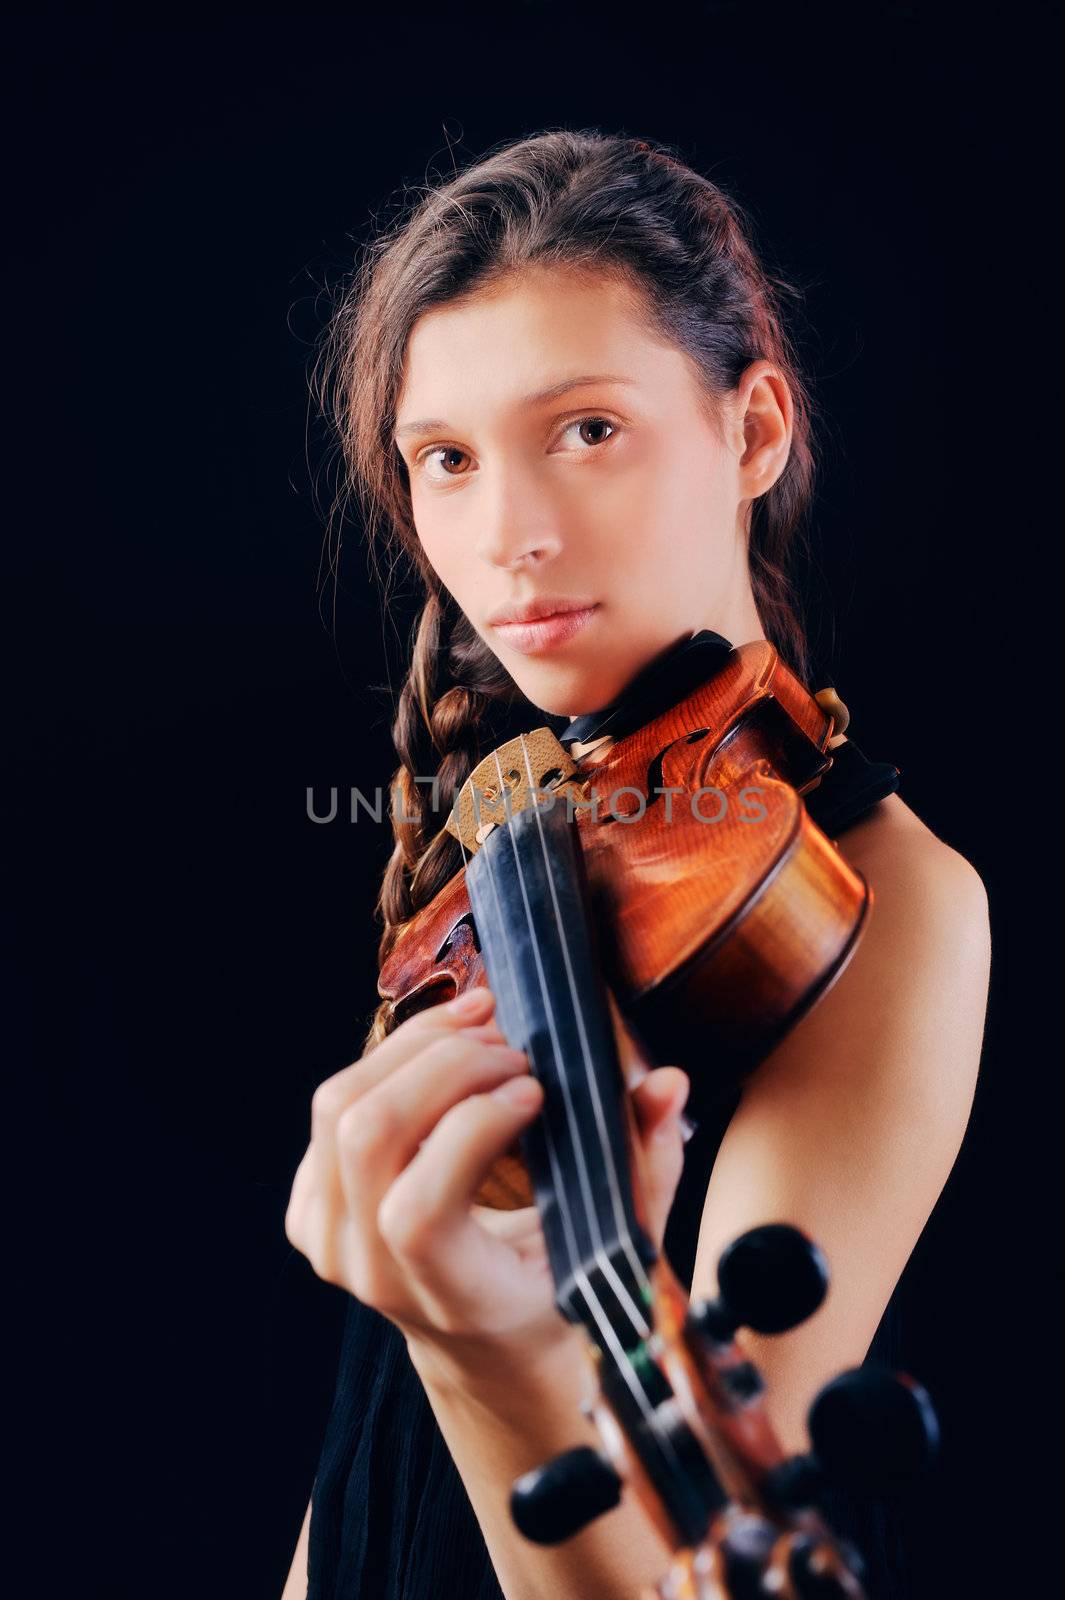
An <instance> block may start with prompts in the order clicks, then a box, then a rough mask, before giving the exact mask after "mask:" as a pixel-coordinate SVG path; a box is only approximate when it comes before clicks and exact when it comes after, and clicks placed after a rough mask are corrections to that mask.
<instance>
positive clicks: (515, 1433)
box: [410, 1329, 672, 1600]
mask: <svg viewBox="0 0 1065 1600" xmlns="http://www.w3.org/2000/svg"><path fill="white" fill-rule="evenodd" d="M571 1332H572V1343H571V1345H570V1346H567V1345H565V1344H563V1345H561V1346H555V1347H554V1348H553V1349H552V1350H551V1351H550V1352H549V1353H548V1354H547V1356H546V1357H545V1359H544V1361H543V1362H541V1363H538V1364H536V1365H532V1364H530V1365H527V1366H525V1367H524V1368H523V1369H521V1370H517V1369H515V1368H514V1367H509V1368H506V1367H504V1368H497V1367H496V1366H495V1365H494V1364H493V1363H492V1361H491V1359H490V1357H488V1356H487V1354H486V1359H485V1360H484V1361H483V1362H482V1363H481V1365H480V1367H479V1370H478V1371H477V1372H476V1373H474V1372H472V1371H471V1370H469V1368H468V1366H466V1365H465V1364H464V1365H463V1366H462V1367H461V1368H459V1369H456V1370H454V1371H449V1370H448V1366H447V1360H446V1357H444V1358H443V1360H442V1359H441V1353H440V1351H439V1350H438V1349H432V1350H428V1351H425V1350H420V1349H419V1347H418V1346H417V1344H416V1343H415V1344H412V1345H411V1346H410V1351H411V1357H412V1360H413V1361H414V1365H415V1368H416V1370H417V1372H418V1375H419V1377H420V1378H421V1381H422V1384H423V1386H424V1388H425V1392H426V1395H427V1397H428V1400H429V1404H430V1405H431V1406H432V1409H433V1413H434V1415H435V1417H436V1420H437V1423H438V1424H439V1427H440V1431H441V1433H442V1434H443V1437H444V1439H445V1441H446V1443H447V1447H448V1450H449V1451H450V1453H451V1456H452V1458H453V1460H454V1462H455V1465H456V1467H457V1468H458V1471H459V1475H460V1476H461V1478H462V1481H463V1483H464V1485H465V1488H466V1492H467V1494H468V1495H469V1497H470V1503H471V1505H472V1506H473V1509H474V1512H475V1514H476V1516H477V1521H478V1523H479V1524H480V1528H481V1532H482V1534H483V1535H484V1540H485V1544H486V1545H487V1547H488V1554H489V1556H490V1557H491V1561H492V1566H493V1568H494V1570H495V1574H496V1578H497V1579H498V1581H499V1586H500V1588H501V1589H502V1590H503V1593H504V1595H505V1596H506V1600H559V1597H565V1600H637V1596H641V1595H643V1594H644V1593H645V1591H646V1589H648V1588H653V1586H654V1585H655V1584H656V1583H657V1582H658V1580H659V1579H660V1578H662V1577H664V1576H665V1574H666V1572H667V1571H668V1570H669V1566H670V1562H671V1560H672V1555H671V1552H670V1550H669V1548H668V1546H667V1545H666V1544H665V1543H664V1542H663V1541H662V1540H661V1539H660V1538H659V1536H658V1534H657V1533H656V1532H655V1530H654V1528H653V1527H652V1525H651V1523H650V1522H649V1520H648V1518H647V1516H646V1515H645V1513H644V1512H643V1511H642V1510H641V1509H640V1506H639V1504H638V1503H637V1501H636V1500H635V1497H634V1496H633V1495H631V1494H625V1495H624V1496H623V1497H622V1501H621V1504H620V1505H619V1506H618V1507H617V1508H616V1509H615V1510H613V1511H610V1512H609V1513H607V1515H605V1516H603V1517H600V1518H598V1519H597V1520H595V1521H594V1522H592V1523H590V1524H589V1526H588V1527H586V1528H584V1529H582V1530H581V1532H580V1533H578V1534H576V1535H575V1536H574V1537H573V1538H572V1539H568V1540H567V1541H566V1542H565V1543H564V1544H560V1545H554V1546H543V1545H535V1544H530V1543H529V1541H528V1540H527V1539H525V1538H524V1537H523V1535H522V1534H520V1533H519V1532H518V1530H517V1529H516V1528H515V1526H514V1524H513V1522H512V1520H511V1516H510V1509H509V1499H510V1487H511V1484H512V1483H513V1482H514V1479H515V1478H518V1477H520V1476H521V1475H522V1473H524V1472H528V1471H529V1470H530V1469H531V1468H533V1467H538V1466H540V1465H542V1463H543V1462H545V1461H548V1460H550V1459H551V1457H553V1456H557V1455H559V1454H561V1452H562V1451H564V1450H570V1449H572V1448H574V1447H575V1446H577V1445H582V1444H583V1445H591V1446H592V1448H593V1449H596V1450H600V1449H602V1440H601V1438H600V1436H599V1431H598V1429H597V1428H596V1427H595V1425H594V1423H592V1422H591V1421H589V1420H588V1419H586V1418H585V1417H584V1416H583V1415H582V1414H581V1409H580V1407H581V1401H582V1400H583V1399H585V1398H587V1397H589V1396H590V1395H592V1394H594V1393H595V1387H596V1385H595V1381H594V1379H593V1376H592V1373H591V1369H590V1367H589V1365H588V1361H587V1357H586V1355H585V1350H586V1345H587V1340H586V1337H585V1335H584V1334H583V1332H581V1331H580V1330H578V1329H573V1330H571Z"/></svg>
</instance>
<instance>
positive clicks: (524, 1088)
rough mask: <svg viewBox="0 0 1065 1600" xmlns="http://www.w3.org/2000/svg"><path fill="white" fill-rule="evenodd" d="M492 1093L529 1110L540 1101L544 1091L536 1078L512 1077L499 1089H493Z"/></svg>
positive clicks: (498, 1097)
mask: <svg viewBox="0 0 1065 1600" xmlns="http://www.w3.org/2000/svg"><path fill="white" fill-rule="evenodd" d="M492 1093H493V1095H495V1097H496V1099H498V1100H505V1101H507V1103H508V1104H509V1105H514V1106H521V1107H522V1109H523V1110H528V1109H531V1108H532V1107H533V1106H534V1105H537V1104H538V1103H539V1100H540V1096H541V1095H542V1093H543V1091H542V1089H541V1088H540V1085H539V1083H538V1082H537V1080H536V1079H535V1078H531V1077H524V1078H511V1079H510V1080H509V1081H508V1082H507V1083H501V1084H500V1085H499V1088H498V1089H493V1090H492Z"/></svg>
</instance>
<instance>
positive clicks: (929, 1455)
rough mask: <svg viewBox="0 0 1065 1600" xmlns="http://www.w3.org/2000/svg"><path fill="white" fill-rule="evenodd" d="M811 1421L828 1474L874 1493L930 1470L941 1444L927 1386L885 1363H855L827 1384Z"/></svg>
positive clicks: (815, 1444)
mask: <svg viewBox="0 0 1065 1600" xmlns="http://www.w3.org/2000/svg"><path fill="white" fill-rule="evenodd" d="M808 1424H809V1429H810V1442H811V1444H812V1445H813V1448H814V1455H815V1456H816V1457H817V1460H818V1462H819V1464H820V1466H821V1470H822V1471H823V1472H824V1474H825V1476H826V1477H827V1478H829V1479H831V1480H832V1481H833V1482H835V1483H841V1484H846V1485H848V1486H853V1487H855V1488H856V1489H858V1490H859V1491H865V1492H867V1493H872V1494H882V1493H884V1492H886V1491H890V1490H892V1489H898V1488H901V1487H902V1486H903V1485H904V1484H906V1483H908V1482H910V1481H912V1480H913V1479H915V1478H918V1477H920V1476H921V1475H922V1474H923V1473H925V1472H927V1471H928V1469H929V1467H930V1466H931V1465H932V1462H933V1461H934V1460H935V1456H936V1451H937V1449H938V1446H939V1423H938V1421H937V1420H936V1413H935V1410H934V1408H933V1405H932V1402H931V1400H930V1399H929V1397H928V1394H927V1393H926V1391H925V1390H924V1389H922V1388H921V1385H920V1384H919V1383H915V1382H914V1380H913V1379H912V1378H908V1377H907V1376H906V1375H905V1374H904V1373H893V1372H888V1371H887V1370H886V1369H885V1368H883V1367H856V1368H855V1369H854V1371H853V1372H844V1373H841V1375H840V1376H839V1377H838V1378H834V1379H833V1380H832V1382H831V1383H828V1384H826V1385H825V1387H824V1388H823V1389H822V1390H821V1391H820V1393H819V1394H818V1396H817V1398H816V1399H815V1401H814V1403H813V1405H812V1406H811V1408H810V1416H809V1419H808Z"/></svg>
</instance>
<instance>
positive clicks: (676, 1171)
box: [632, 1067, 690, 1246]
mask: <svg viewBox="0 0 1065 1600" xmlns="http://www.w3.org/2000/svg"><path fill="white" fill-rule="evenodd" d="M689 1088H690V1079H689V1078H688V1076H687V1074H686V1073H685V1072H683V1071H681V1069H680V1068H679V1067H659V1068H658V1069H657V1070H656V1071H654V1072H652V1073H650V1074H649V1076H648V1077H647V1078H646V1079H644V1081H643V1082H642V1083H640V1084H639V1085H638V1086H637V1088H636V1089H634V1090H633V1092H632V1101H633V1109H634V1111H635V1113H636V1125H637V1137H638V1139H639V1146H640V1148H639V1156H638V1160H637V1168H638V1182H639V1184H640V1188H641V1192H642V1195H643V1201H644V1208H645V1213H646V1218H647V1226H648V1228H649V1230H650V1233H651V1237H652V1240H653V1241H654V1243H655V1245H657V1246H661V1244H662V1239H663V1236H664V1234H665V1229H666V1223H667V1221H668V1219H669V1213H670V1209H671V1207H672V1205H673V1200H674V1197H675V1195H676V1192H677V1185H678V1183H679V1182H680V1177H681V1173H682V1172H683V1170H684V1137H683V1133H682V1122H681V1112H682V1111H683V1109H684V1105H685V1102H686V1100H687V1098H688V1090H689Z"/></svg>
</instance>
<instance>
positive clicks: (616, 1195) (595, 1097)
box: [497, 734, 651, 1333]
mask: <svg viewBox="0 0 1065 1600" xmlns="http://www.w3.org/2000/svg"><path fill="white" fill-rule="evenodd" d="M520 739H521V749H522V755H523V756H524V758H525V770H526V775H527V777H528V782H529V790H530V793H531V792H532V787H533V774H532V765H531V763H530V761H529V752H528V747H527V746H526V743H525V735H524V734H521V735H520ZM497 765H498V758H497ZM532 805H533V811H534V812H535V814H536V828H537V832H538V834H539V836H540V850H541V853H542V855H543V858H544V869H545V872H546V875H547V881H548V885H549V887H550V890H551V906H552V910H553V912H554V918H555V927H556V929H557V931H558V936H559V942H560V945H561V949H562V959H563V961H564V962H565V966H566V978H567V981H568V986H569V992H570V999H571V1001H572V1004H573V1014H574V1019H575V1021H576V1024H577V1031H578V1033H579V1035H580V1041H581V1060H582V1064H583V1067H584V1072H585V1077H586V1079H587V1082H588V1089H589V1093H590V1095H591V1098H592V1102H593V1105H594V1108H595V1121H596V1131H597V1133H598V1135H599V1146H600V1152H601V1155H602V1158H603V1163H604V1165H605V1167H606V1173H607V1179H608V1181H609V1184H610V1203H611V1209H612V1211H613V1213H614V1226H615V1228H616V1229H617V1232H618V1236H619V1242H620V1244H621V1247H622V1249H623V1251H624V1252H625V1255H626V1256H627V1257H628V1260H629V1264H630V1266H631V1267H632V1270H633V1274H634V1276H635V1278H636V1280H637V1282H638V1283H639V1285H640V1287H641V1288H642V1289H644V1290H646V1292H647V1294H648V1295H649V1296H650V1294H651V1285H650V1282H649V1281H648V1278H647V1273H646V1271H645V1269H644V1264H643V1262H642V1260H641V1259H640V1256H639V1253H638V1252H637V1250H636V1246H635V1243H634V1242H633V1238H632V1235H631V1233H630V1232H629V1225H628V1218H627V1217H626V1215H625V1206H624V1202H623V1200H622V1195H621V1184H620V1179H619V1176H618V1170H617V1164H616V1162H615V1159H614V1147H613V1145H612V1143H611V1141H610V1138H609V1135H608V1133H607V1128H606V1117H605V1114H604V1111H603V1102H602V1098H601V1096H600V1092H599V1091H600V1084H599V1080H598V1078H597V1076H596V1073H595V1069H594V1067H593V1064H592V1056H591V1049H590V1046H589V1043H588V1033H587V1028H586V1026H585V1018H584V1012H583V1010H582V1008H581V1002H580V996H579V994H578V992H577V982H576V979H575V977H574V973H573V963H572V960H571V957H570V950H569V944H568V942H567V939H566V930H565V923H564V920H563V917H562V913H561V911H560V908H559V904H558V897H557V894H556V890H555V880H554V876H553V874H552V872H551V863H550V857H549V855H548V850H547V840H546V839H545V837H544V822H543V817H542V816H541V815H540V807H539V805H537V804H536V803H535V800H534V801H533V802H532ZM545 1002H546V1004H547V1005H548V1008H549V1009H550V1003H551V1002H550V996H549V995H547V994H546V993H545ZM552 1036H554V1030H553V1029H552ZM556 1054H557V1046H556ZM561 1079H562V1087H563V1091H564V1093H565V1096H566V1112H567V1118H568V1121H569V1124H570V1129H571V1133H572V1135H573V1142H574V1145H575V1148H576V1151H577V1157H578V1161H579V1163H580V1167H581V1177H582V1185H581V1187H582V1190H583V1192H584V1194H585V1197H586V1199H587V1200H588V1202H589V1210H590V1212H591V1214H592V1215H593V1216H594V1215H595V1212H594V1206H593V1205H592V1203H591V1196H590V1186H589V1179H588V1169H587V1162H586V1160H585V1155H584V1150H583V1148H582V1144H581V1138H580V1131H581V1129H580V1121H579V1119H578V1118H577V1116H576V1112H575V1110H574V1107H573V1102H572V1099H571V1097H570V1088H569V1079H568V1077H567V1075H566V1073H565V1072H563V1073H562V1074H561ZM607 1259H608V1272H609V1275H610V1277H611V1279H612V1280H613V1281H614V1282H615V1287H616V1289H617V1292H618V1297H619V1299H623V1300H624V1301H626V1302H627V1303H628V1304H629V1306H630V1308H631V1316H632V1321H633V1326H634V1327H637V1328H638V1329H639V1330H640V1331H642V1332H644V1333H646V1332H647V1331H649V1329H648V1324H647V1321H646V1318H645V1317H644V1316H643V1314H642V1313H641V1312H640V1311H638V1310H637V1308H636V1306H635V1305H634V1304H633V1301H632V1299H631V1297H630V1296H629V1293H628V1291H627V1290H626V1289H625V1288H624V1286H623V1285H622V1284H621V1281H620V1279H618V1277H617V1273H616V1271H615V1269H614V1265H613V1262H610V1261H609V1258H607Z"/></svg>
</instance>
